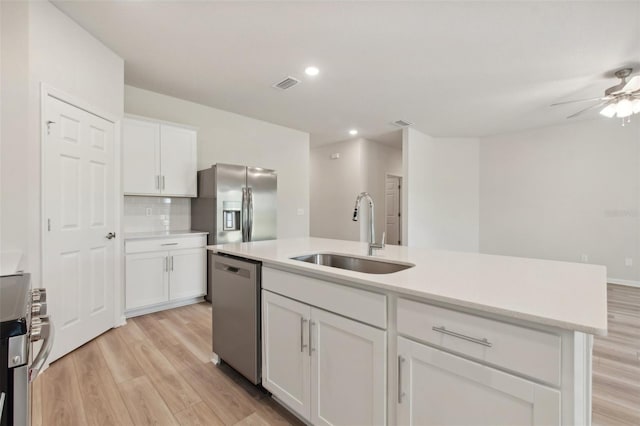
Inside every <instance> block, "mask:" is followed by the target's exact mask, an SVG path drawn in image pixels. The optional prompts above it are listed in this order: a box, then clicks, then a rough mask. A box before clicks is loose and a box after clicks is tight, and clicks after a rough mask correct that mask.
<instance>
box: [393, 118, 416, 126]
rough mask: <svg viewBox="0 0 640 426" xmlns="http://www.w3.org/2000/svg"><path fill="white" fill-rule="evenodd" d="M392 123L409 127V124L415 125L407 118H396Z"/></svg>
mask: <svg viewBox="0 0 640 426" xmlns="http://www.w3.org/2000/svg"><path fill="white" fill-rule="evenodd" d="M391 124H393V125H394V126H398V127H409V126H412V125H413V123H410V122H408V121H405V120H396V121H394V122H393V123H391Z"/></svg>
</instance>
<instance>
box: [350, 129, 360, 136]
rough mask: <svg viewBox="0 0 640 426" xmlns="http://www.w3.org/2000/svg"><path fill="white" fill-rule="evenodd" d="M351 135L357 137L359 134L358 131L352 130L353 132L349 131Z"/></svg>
mask: <svg viewBox="0 0 640 426" xmlns="http://www.w3.org/2000/svg"><path fill="white" fill-rule="evenodd" d="M349 134H350V135H351V136H355V135H357V134H358V131H357V130H356V129H351V130H349Z"/></svg>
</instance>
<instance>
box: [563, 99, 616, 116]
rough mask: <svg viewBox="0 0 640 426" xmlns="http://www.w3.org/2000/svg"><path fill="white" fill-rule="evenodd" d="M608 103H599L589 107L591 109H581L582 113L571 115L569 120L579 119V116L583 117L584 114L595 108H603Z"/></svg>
mask: <svg viewBox="0 0 640 426" xmlns="http://www.w3.org/2000/svg"><path fill="white" fill-rule="evenodd" d="M608 103H609V101H603V102H598V103H597V104H594V105H591V106H589V107H586V108H585V109H581V110H580V111H578V112H576V113H575V114H571V115H570V116H568V117H567V118H574V117H577V116H579V115H581V114H583V113H585V112H587V111H590V110H592V109H595V108H598V107H601V106H605V105H607V104H608Z"/></svg>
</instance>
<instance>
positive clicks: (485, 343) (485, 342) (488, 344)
mask: <svg viewBox="0 0 640 426" xmlns="http://www.w3.org/2000/svg"><path fill="white" fill-rule="evenodd" d="M431 329H432V330H433V331H437V332H438V333H442V334H446V335H447V336H452V337H457V338H458V339H462V340H466V341H467V342H471V343H477V344H478V345H482V346H486V347H488V348H490V347H492V346H493V344H492V343H491V342H489V341H488V340H487V338H486V337H485V338H482V339H478V338H476V337H470V336H465V335H464V334H460V333H456V332H455V331H451V330H447V329H446V328H445V327H444V326H440V327H431Z"/></svg>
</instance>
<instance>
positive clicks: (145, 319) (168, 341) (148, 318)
mask: <svg viewBox="0 0 640 426" xmlns="http://www.w3.org/2000/svg"><path fill="white" fill-rule="evenodd" d="M162 318H166V316H162V317H159V316H158V315H156V314H151V315H143V316H140V317H135V318H133V319H132V320H130V321H132V322H134V323H135V324H136V325H137V326H138V327H139V328H140V330H142V333H143V334H144V335H146V337H147V338H148V339H149V340H151V341H152V342H153V344H154V345H155V346H156V347H157V348H158V349H162V348H164V347H165V346H169V345H175V344H176V343H178V340H177V339H176V337H175V336H174V335H173V334H171V333H168V332H167V330H166V329H165V328H164V327H163V326H162V324H161V323H160V319H162Z"/></svg>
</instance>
